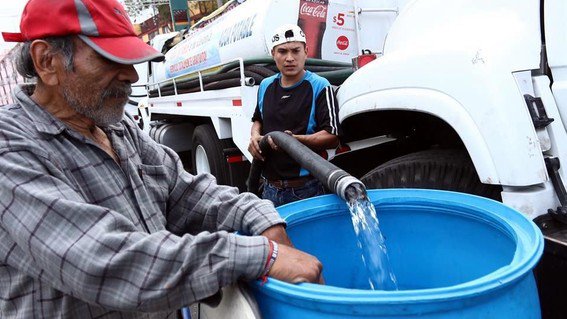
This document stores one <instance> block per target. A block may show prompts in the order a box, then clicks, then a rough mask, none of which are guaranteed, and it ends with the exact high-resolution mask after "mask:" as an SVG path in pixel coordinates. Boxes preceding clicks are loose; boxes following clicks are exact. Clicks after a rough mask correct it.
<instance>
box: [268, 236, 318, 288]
mask: <svg viewBox="0 0 567 319" xmlns="http://www.w3.org/2000/svg"><path fill="white" fill-rule="evenodd" d="M322 270H323V265H322V264H321V262H320V261H319V260H318V259H317V258H315V257H313V256H311V255H309V254H307V253H304V252H302V251H300V250H297V249H295V248H292V247H289V246H286V245H279V246H278V257H277V258H276V261H275V262H274V265H273V266H272V268H271V269H270V272H269V273H268V276H270V277H272V278H276V279H279V280H282V281H285V282H290V283H292V284H297V283H301V282H312V283H319V284H324V281H323V276H322V275H321V271H322Z"/></svg>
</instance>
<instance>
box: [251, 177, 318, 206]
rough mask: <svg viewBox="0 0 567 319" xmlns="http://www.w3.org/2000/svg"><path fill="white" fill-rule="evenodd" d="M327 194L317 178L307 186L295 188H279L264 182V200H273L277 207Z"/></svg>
mask: <svg viewBox="0 0 567 319" xmlns="http://www.w3.org/2000/svg"><path fill="white" fill-rule="evenodd" d="M325 193H326V192H325V187H323V184H321V182H319V180H317V179H315V178H314V179H312V180H310V181H308V182H306V183H305V185H303V186H301V187H295V188H291V187H286V188H278V187H275V186H273V185H270V183H269V182H267V181H264V191H263V192H262V198H263V199H269V200H271V201H272V203H274V205H275V206H276V207H277V206H281V205H283V204H287V203H291V202H295V201H298V200H302V199H306V198H310V197H315V196H318V195H323V194H325Z"/></svg>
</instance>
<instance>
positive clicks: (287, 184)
mask: <svg viewBox="0 0 567 319" xmlns="http://www.w3.org/2000/svg"><path fill="white" fill-rule="evenodd" d="M312 180H313V176H302V177H298V178H290V179H276V180H268V184H270V185H272V186H274V187H276V188H296V187H303V186H305V184H307V182H309V181H312Z"/></svg>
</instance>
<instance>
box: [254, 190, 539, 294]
mask: <svg viewBox="0 0 567 319" xmlns="http://www.w3.org/2000/svg"><path fill="white" fill-rule="evenodd" d="M368 197H369V199H370V200H371V201H372V202H373V203H377V202H378V203H379V202H380V201H387V200H392V199H394V200H393V201H400V200H403V201H404V202H405V203H407V202H415V203H429V204H434V203H437V204H438V205H439V204H440V203H444V204H448V203H450V204H452V205H455V206H458V207H466V208H467V209H469V210H474V211H476V212H478V213H479V214H484V216H489V217H490V219H492V220H495V221H499V222H501V225H502V226H504V228H506V229H508V230H510V231H513V233H512V235H514V236H515V239H516V240H517V243H518V244H517V245H516V251H515V252H514V258H513V260H512V262H511V263H510V264H508V265H507V266H504V267H502V268H499V269H497V270H496V271H494V272H491V273H489V274H487V275H485V276H482V277H479V278H476V279H474V280H471V281H467V282H464V283H460V284H457V285H453V286H448V287H440V288H430V289H408V290H399V291H383V290H374V291H372V290H363V289H347V288H341V287H333V286H324V285H316V284H299V285H294V284H289V283H286V282H283V281H280V280H277V279H273V278H270V279H269V280H268V282H267V283H264V284H262V283H261V282H260V281H257V282H253V283H252V285H253V286H254V288H255V289H259V290H260V291H261V293H263V294H267V295H280V296H281V295H283V296H284V297H292V298H300V299H303V300H309V301H313V302H318V303H322V304H329V303H334V304H336V303H341V304H347V303H348V304H357V305H376V304H394V303H395V304H416V303H420V304H425V303H433V302H438V301H451V300H462V299H463V298H464V297H467V296H469V297H478V296H480V295H486V294H490V293H493V292H494V291H496V290H499V289H503V288H505V287H506V286H508V285H510V284H513V283H514V282H516V281H519V280H520V279H521V278H523V277H524V276H526V275H528V274H529V272H530V271H531V270H532V269H533V268H534V267H535V265H536V264H537V262H538V261H539V259H540V258H541V256H542V254H543V244H544V241H543V235H542V234H541V231H540V230H539V228H538V227H537V226H536V225H535V224H534V223H533V222H532V221H530V220H529V219H527V217H525V216H524V215H522V214H521V213H519V212H518V211H516V210H514V209H512V208H510V207H508V206H505V205H503V204H502V203H500V202H496V201H494V200H491V199H487V198H484V197H480V196H475V195H471V194H465V193H457V192H451V191H441V190H428V189H409V188H405V189H380V190H369V191H368ZM464 199H466V204H465V203H464V202H465V200H464ZM301 202H302V203H307V202H309V205H310V207H309V208H308V209H306V210H303V211H300V212H297V211H295V210H293V209H294V206H295V204H296V203H298V202H295V203H291V204H287V205H283V206H280V207H279V208H278V211H279V212H280V215H281V216H282V218H284V220H286V221H290V224H291V223H292V222H293V219H294V218H295V217H297V216H298V215H299V214H302V213H303V212H304V211H310V210H315V209H317V208H320V207H321V206H323V207H329V206H335V207H336V208H340V207H341V205H342V206H343V207H346V203H344V201H343V200H342V199H340V198H339V197H338V196H336V195H325V196H319V197H316V198H310V199H306V200H303V201H301ZM475 204H482V205H477V206H475ZM473 208H474V209H473ZM488 209H490V210H495V211H497V212H498V214H496V213H495V212H493V211H489V210H488ZM294 215H295V217H294ZM505 218H506V219H507V221H505V220H504V219H505ZM522 247H525V248H526V249H527V251H524V252H522V251H520V250H521V248H522ZM513 264H514V267H512V265H513Z"/></svg>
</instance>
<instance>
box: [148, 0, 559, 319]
mask: <svg viewBox="0 0 567 319" xmlns="http://www.w3.org/2000/svg"><path fill="white" fill-rule="evenodd" d="M323 9H324V10H323ZM323 11H324V13H322V12H323ZM316 21H317V22H316ZM323 21H324V22H323ZM564 21H567V3H566V2H565V1H563V0H546V1H539V0H474V1H473V0H457V1H444V0H414V1H396V0H391V1H347V0H343V1H338V0H337V1H333V0H329V1H324V0H311V1H307V0H305V1H303V0H302V1H299V0H297V1H289V0H285V1H278V0H272V1H265V0H258V1H255V0H248V1H246V2H244V3H243V4H241V5H239V6H238V7H236V8H235V9H233V10H232V11H231V12H230V13H228V14H226V15H225V16H223V17H221V18H219V19H217V20H216V21H215V22H213V23H211V24H209V25H207V26H206V27H205V28H203V29H202V30H200V31H196V32H195V33H192V34H190V35H189V37H188V38H187V39H186V40H184V42H181V43H180V44H178V45H176V46H174V47H173V49H171V50H170V51H169V52H168V53H167V54H166V61H165V63H162V64H156V63H151V64H150V65H149V67H150V68H149V69H150V72H149V74H150V77H149V78H150V81H149V83H148V85H147V89H148V90H147V92H148V94H147V98H145V99H144V100H143V101H142V102H141V103H140V105H139V109H138V111H139V112H140V115H141V117H142V123H141V125H142V126H143V127H144V129H145V130H146V131H148V132H149V133H150V135H152V136H153V137H154V138H155V139H156V140H157V141H159V142H161V143H164V144H166V145H169V146H171V147H172V148H174V149H175V150H176V151H178V152H180V153H181V154H184V153H185V152H187V154H190V155H187V156H186V157H188V158H190V160H189V161H190V162H192V168H193V170H194V172H211V173H213V174H214V175H216V176H217V178H218V180H219V182H221V183H226V184H232V185H235V186H239V187H240V188H241V189H244V187H243V182H244V178H245V176H246V175H247V173H248V171H247V170H248V167H249V164H248V163H249V161H250V160H251V156H250V154H249V153H248V151H247V146H248V141H249V138H250V127H251V120H250V118H251V116H252V113H253V110H254V107H255V105H256V94H257V91H258V84H259V81H260V80H261V78H262V77H265V76H268V75H270V74H273V72H274V71H276V70H275V69H274V67H273V64H270V63H269V61H270V58H269V51H268V49H267V45H266V42H267V40H269V38H268V37H269V35H270V32H271V30H274V29H275V28H276V27H277V26H279V25H281V24H284V23H299V24H300V25H302V27H303V28H304V29H305V31H306V34H307V38H308V41H309V42H308V45H309V47H310V49H313V48H316V49H315V50H312V51H310V53H311V54H313V55H312V56H310V58H312V59H309V60H308V66H307V67H308V68H309V67H311V68H313V69H314V70H319V71H320V74H322V75H323V76H327V77H328V78H329V79H330V81H331V83H332V84H334V85H335V86H337V88H338V94H337V98H338V102H339V108H340V110H339V120H340V123H341V125H342V128H343V131H344V136H343V137H342V141H341V146H340V147H339V148H338V149H336V150H328V151H327V153H326V155H325V156H328V159H329V160H330V161H332V162H333V163H334V164H336V165H337V166H339V167H341V168H342V169H344V170H345V171H347V172H349V173H350V174H352V175H354V176H356V177H359V178H360V179H361V180H362V181H363V182H364V183H365V184H366V185H367V187H368V188H389V187H418V188H436V189H446V190H455V191H461V192H467V193H472V194H476V195H480V196H484V197H489V198H493V199H496V200H500V201H502V202H503V203H504V204H506V205H508V206H511V207H513V208H515V209H517V210H519V211H521V212H522V213H524V214H525V215H526V216H527V217H529V218H531V219H535V221H536V222H537V223H538V225H540V227H541V228H542V230H543V231H544V234H545V235H546V254H545V255H544V259H543V262H542V264H541V266H540V267H538V269H537V270H536V273H537V274H539V275H538V283H539V284H540V297H541V303H542V309H543V313H544V318H546V317H547V316H549V317H550V318H559V317H561V316H559V317H554V316H553V315H554V314H557V313H561V310H560V311H558V310H557V309H565V307H564V306H563V305H562V301H561V298H558V296H559V295H554V293H552V291H553V289H557V287H564V285H565V284H567V278H565V275H561V274H560V273H562V272H563V270H561V268H557V267H558V265H559V264H561V265H565V264H567V263H566V262H565V260H567V249H565V240H564V239H560V238H558V237H557V236H560V235H555V234H563V233H565V232H564V231H563V230H564V229H565V227H564V225H563V224H562V223H561V221H563V222H567V210H566V208H565V205H567V192H566V191H565V178H566V177H567V176H566V175H565V174H566V173H567V171H566V165H567V129H566V127H567V29H565V27H564V26H563V24H564ZM317 25H318V27H314V26H317ZM310 38H311V40H310ZM345 39H346V40H345ZM368 53H371V54H368ZM373 56H376V57H377V58H376V59H374V60H373V61H372V62H370V63H368V64H366V65H365V66H363V67H361V68H359V69H358V70H356V71H354V73H352V70H347V69H348V68H347V67H346V63H347V62H349V61H351V59H352V58H355V61H358V62H360V61H365V59H367V58H369V57H373ZM357 57H358V58H357ZM266 70H268V71H266ZM229 73H231V74H233V75H237V76H236V77H235V78H234V79H231V80H230V81H232V82H231V83H232V84H230V85H229V84H220V83H218V82H219V81H217V79H219V78H222V77H224V76H227V74H229ZM227 77H228V76H227ZM222 81H225V80H222ZM225 82H226V81H225ZM187 83H193V85H196V86H194V87H191V86H189V85H188V84H187ZM223 85H226V86H227V87H226V88H225V87H224V86H223ZM547 247H552V248H550V249H553V251H550V250H548V248H547ZM552 255H553V256H552ZM551 258H555V259H556V260H559V264H558V263H555V264H550V260H552V259H551ZM546 260H547V261H546ZM563 268H565V267H563ZM553 269H555V270H553ZM546 278H553V279H551V281H554V283H553V284H552V285H547V286H545V285H542V284H541V283H545V282H546V280H550V279H546ZM547 282H549V281H547ZM554 287H555V288H554ZM556 291H561V288H559V290H556ZM563 311H564V310H563ZM564 313H565V312H563V314H564ZM242 318H253V316H252V317H242Z"/></svg>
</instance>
